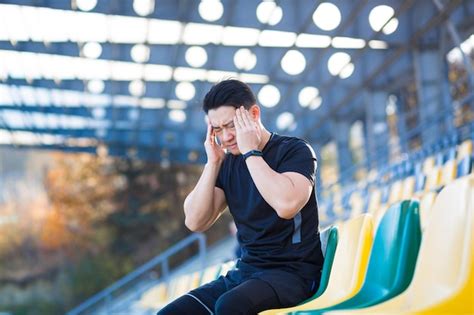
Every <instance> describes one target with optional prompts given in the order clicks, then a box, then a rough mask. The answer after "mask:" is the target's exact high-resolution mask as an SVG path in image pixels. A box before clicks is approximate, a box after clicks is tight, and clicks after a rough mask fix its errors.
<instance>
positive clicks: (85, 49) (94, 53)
mask: <svg viewBox="0 0 474 315" xmlns="http://www.w3.org/2000/svg"><path fill="white" fill-rule="evenodd" d="M82 54H83V55H84V57H86V58H91V59H97V58H99V57H100V55H101V54H102V46H101V45H100V44H99V43H94V42H91V43H85V44H84V46H82Z"/></svg>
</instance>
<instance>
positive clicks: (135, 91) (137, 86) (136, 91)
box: [128, 80, 146, 96]
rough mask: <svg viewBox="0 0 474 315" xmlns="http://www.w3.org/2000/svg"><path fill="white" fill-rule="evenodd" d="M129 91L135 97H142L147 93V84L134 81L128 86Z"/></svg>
mask: <svg viewBox="0 0 474 315" xmlns="http://www.w3.org/2000/svg"><path fill="white" fill-rule="evenodd" d="M128 91H129V92H130V94H131V95H133V96H142V95H143V94H145V91H146V87H145V83H144V82H143V81H142V80H133V81H132V82H130V84H129V85H128Z"/></svg>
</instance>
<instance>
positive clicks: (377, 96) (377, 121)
mask: <svg viewBox="0 0 474 315" xmlns="http://www.w3.org/2000/svg"><path fill="white" fill-rule="evenodd" d="M387 98H388V94H387V93H386V92H384V91H370V92H369V91H368V92H366V102H365V105H366V108H365V111H366V121H365V126H366V128H365V129H366V141H365V143H366V148H367V152H366V156H367V160H368V161H369V164H368V166H369V168H374V167H380V166H382V165H385V164H386V163H387V162H388V156H389V154H388V152H389V149H388V145H389V130H388V124H387V113H386V108H387Z"/></svg>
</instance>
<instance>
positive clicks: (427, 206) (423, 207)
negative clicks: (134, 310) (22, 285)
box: [420, 191, 438, 231]
mask: <svg viewBox="0 0 474 315" xmlns="http://www.w3.org/2000/svg"><path fill="white" fill-rule="evenodd" d="M437 195H438V194H437V193H436V192H434V191H430V192H427V193H424V194H423V196H422V197H421V199H420V221H421V229H422V231H424V230H425V228H426V226H428V224H429V223H428V222H429V219H430V214H431V208H432V207H433V204H434V201H435V199H436V196H437Z"/></svg>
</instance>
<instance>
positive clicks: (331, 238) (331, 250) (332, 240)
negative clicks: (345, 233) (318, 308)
mask: <svg viewBox="0 0 474 315" xmlns="http://www.w3.org/2000/svg"><path fill="white" fill-rule="evenodd" d="M320 239H321V249H322V251H323V254H324V264H323V269H322V270H321V280H320V282H319V288H318V291H317V292H316V293H315V294H314V296H313V298H317V297H318V296H320V295H321V294H323V293H324V291H325V290H326V288H327V286H328V283H329V275H330V274H331V269H332V264H333V262H334V256H335V254H336V248H337V239H338V232H337V227H336V226H331V227H328V228H327V229H325V230H324V231H322V232H321V233H320ZM323 244H324V247H323Z"/></svg>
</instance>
